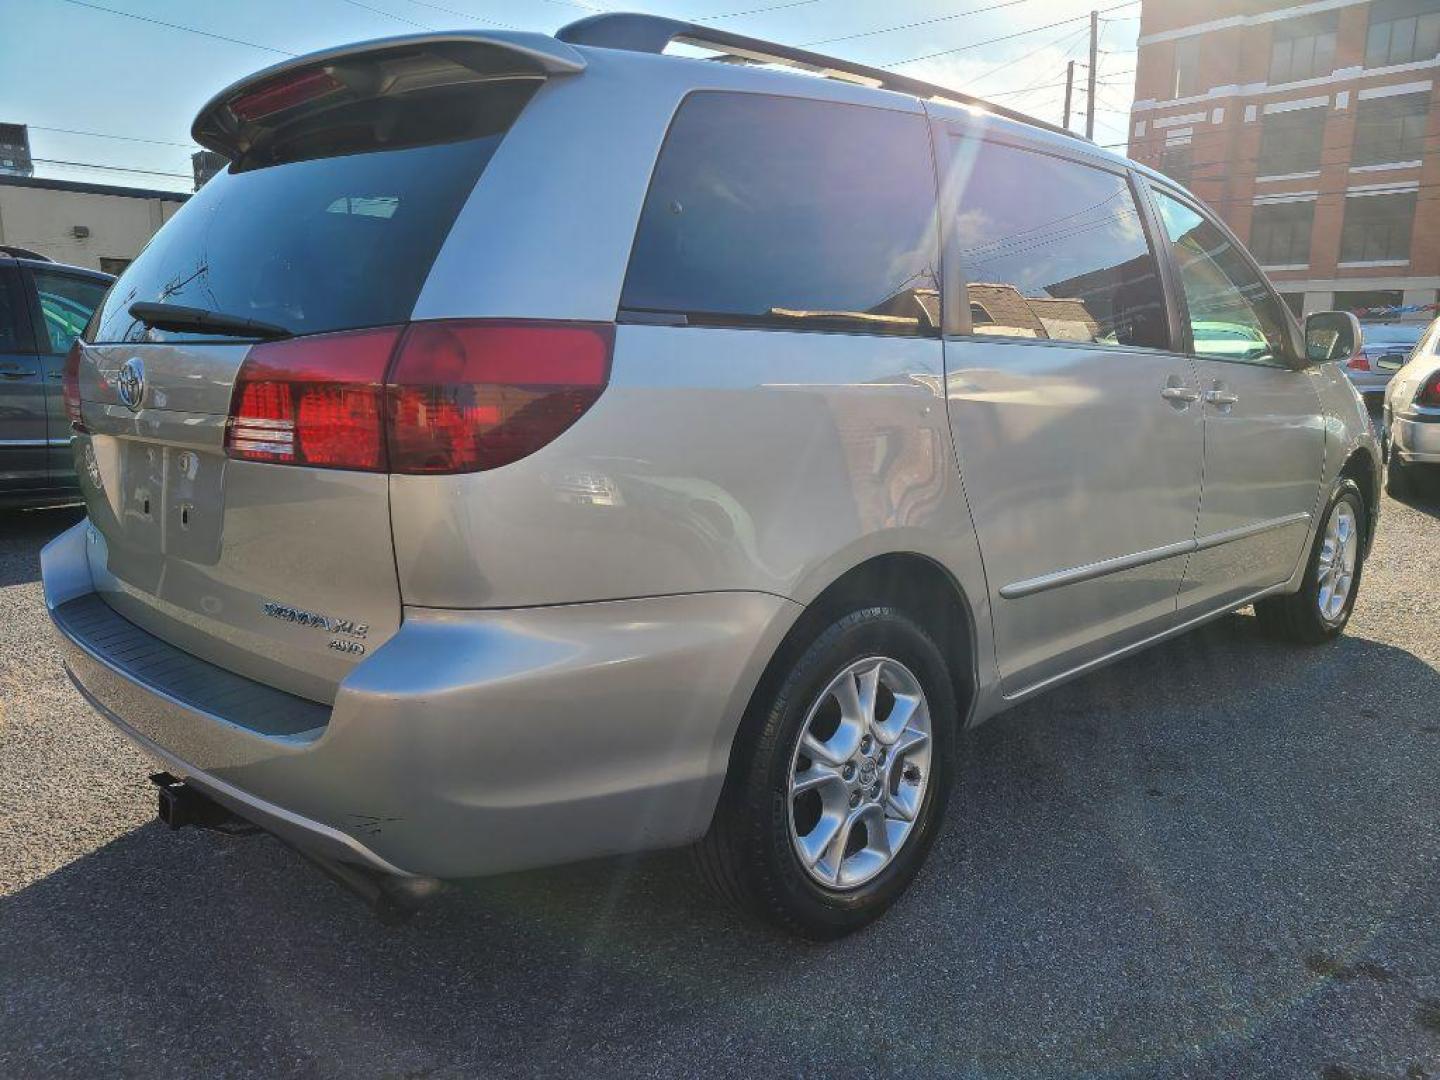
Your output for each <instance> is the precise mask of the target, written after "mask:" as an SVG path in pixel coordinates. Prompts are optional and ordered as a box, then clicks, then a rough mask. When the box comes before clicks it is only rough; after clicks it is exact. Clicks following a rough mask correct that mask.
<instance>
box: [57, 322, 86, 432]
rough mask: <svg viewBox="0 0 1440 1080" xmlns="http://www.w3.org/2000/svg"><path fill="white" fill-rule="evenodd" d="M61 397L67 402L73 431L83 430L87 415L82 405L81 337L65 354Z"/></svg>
mask: <svg viewBox="0 0 1440 1080" xmlns="http://www.w3.org/2000/svg"><path fill="white" fill-rule="evenodd" d="M60 397H61V399H62V400H63V401H64V402H65V417H66V419H67V420H69V421H70V429H71V430H72V431H80V432H83V431H85V430H86V428H85V416H84V413H83V412H82V410H81V407H80V339H79V338H76V339H75V342H74V343H73V344H72V345H71V346H70V351H69V352H68V353H66V354H65V368H64V370H63V371H62V372H61V376H60Z"/></svg>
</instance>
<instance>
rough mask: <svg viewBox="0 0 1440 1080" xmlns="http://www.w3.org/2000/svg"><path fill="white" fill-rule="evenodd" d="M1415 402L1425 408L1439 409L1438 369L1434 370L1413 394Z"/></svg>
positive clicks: (1439, 386) (1439, 387)
mask: <svg viewBox="0 0 1440 1080" xmlns="http://www.w3.org/2000/svg"><path fill="white" fill-rule="evenodd" d="M1415 404H1416V405H1423V406H1425V407H1426V408H1427V409H1440V371H1437V372H1435V374H1433V375H1431V376H1430V377H1429V378H1428V379H1426V380H1425V382H1424V383H1423V384H1422V385H1421V387H1420V392H1419V393H1418V394H1416V395H1415Z"/></svg>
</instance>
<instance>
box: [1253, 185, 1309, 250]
mask: <svg viewBox="0 0 1440 1080" xmlns="http://www.w3.org/2000/svg"><path fill="white" fill-rule="evenodd" d="M1314 224H1315V204H1314V203H1313V202H1310V201H1308V200H1307V201H1305V202H1283V203H1262V204H1261V205H1259V206H1257V207H1255V216H1254V218H1253V219H1252V220H1251V223H1250V251H1251V252H1252V253H1253V254H1254V256H1255V258H1257V259H1259V260H1260V262H1261V263H1262V264H1263V265H1265V266H1308V265H1310V232H1311V229H1312V228H1313V226H1314Z"/></svg>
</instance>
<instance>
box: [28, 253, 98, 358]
mask: <svg viewBox="0 0 1440 1080" xmlns="http://www.w3.org/2000/svg"><path fill="white" fill-rule="evenodd" d="M30 277H31V279H32V280H33V281H34V282H35V292H36V293H37V294H38V296H39V299H40V317H41V319H42V320H43V321H42V325H41V326H40V327H39V330H38V333H39V335H40V351H41V352H49V353H66V352H69V351H70V346H71V344H73V343H74V341H75V339H76V338H77V337H79V336H80V333H81V331H83V330H84V329H85V324H86V323H88V322H89V321H90V316H91V315H92V314H93V313H94V311H95V309H96V308H97V307H99V306H100V301H101V300H102V299H103V298H104V296H105V290H106V288H107V286H106V285H105V284H104V283H103V282H99V281H95V280H93V279H91V278H82V277H77V276H75V275H73V274H65V273H61V272H60V271H58V270H32V271H30Z"/></svg>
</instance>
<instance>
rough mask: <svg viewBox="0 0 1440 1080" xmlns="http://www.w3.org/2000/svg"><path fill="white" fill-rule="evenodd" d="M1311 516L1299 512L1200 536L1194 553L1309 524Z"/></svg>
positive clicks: (1307, 512) (1303, 511) (1304, 512)
mask: <svg viewBox="0 0 1440 1080" xmlns="http://www.w3.org/2000/svg"><path fill="white" fill-rule="evenodd" d="M1311 517H1312V515H1311V514H1310V513H1309V511H1306V510H1300V511H1297V512H1296V513H1294V514H1286V515H1285V516H1284V517H1278V518H1270V519H1269V520H1268V521H1255V522H1252V523H1251V524H1249V525H1240V526H1237V527H1236V528H1234V529H1225V530H1224V531H1223V532H1218V533H1211V534H1210V535H1209V536H1202V537H1200V538H1198V539H1197V540H1196V541H1195V550H1196V551H1209V550H1210V549H1211V548H1217V547H1220V546H1221V545H1222V544H1228V543H1230V542H1231V541H1233V540H1245V539H1248V538H1249V537H1252V536H1258V535H1260V534H1261V533H1263V532H1269V531H1270V530H1271V529H1283V528H1285V526H1287V525H1298V524H1300V523H1301V522H1304V523H1305V524H1307V525H1308V524H1309V523H1310V519H1311Z"/></svg>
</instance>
